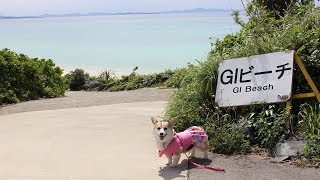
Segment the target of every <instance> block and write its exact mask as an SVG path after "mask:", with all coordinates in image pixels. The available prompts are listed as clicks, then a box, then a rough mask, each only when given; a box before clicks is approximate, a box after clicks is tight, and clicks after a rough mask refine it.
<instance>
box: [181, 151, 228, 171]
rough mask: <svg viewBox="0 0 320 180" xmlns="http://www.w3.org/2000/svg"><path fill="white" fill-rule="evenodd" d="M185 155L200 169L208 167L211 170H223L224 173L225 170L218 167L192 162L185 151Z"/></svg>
mask: <svg viewBox="0 0 320 180" xmlns="http://www.w3.org/2000/svg"><path fill="white" fill-rule="evenodd" d="M184 154H185V155H186V157H187V159H188V160H189V161H190V162H191V164H193V165H195V166H197V167H198V168H201V169H209V170H212V171H218V172H223V173H225V172H226V171H225V170H224V169H220V168H215V167H210V166H205V165H201V164H197V163H195V162H193V161H192V160H191V159H190V158H189V157H188V155H187V154H186V153H184Z"/></svg>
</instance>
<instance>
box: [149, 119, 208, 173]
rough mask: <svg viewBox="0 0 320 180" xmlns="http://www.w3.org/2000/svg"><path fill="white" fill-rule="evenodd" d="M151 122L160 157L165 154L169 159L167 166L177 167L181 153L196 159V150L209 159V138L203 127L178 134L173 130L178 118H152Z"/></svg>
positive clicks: (192, 128)
mask: <svg viewBox="0 0 320 180" xmlns="http://www.w3.org/2000/svg"><path fill="white" fill-rule="evenodd" d="M151 121H152V123H153V135H154V137H155V140H156V144H157V147H158V149H159V152H158V155H159V157H161V156H162V155H163V154H164V155H165V156H166V157H167V159H168V162H167V163H166V165H168V166H170V167H176V166H177V165H178V162H179V160H180V156H181V153H186V152H187V151H189V152H190V157H194V154H195V149H197V150H200V151H202V152H203V154H204V158H205V159H208V136H207V134H206V132H205V131H204V130H203V129H202V128H201V127H197V126H193V127H190V128H188V129H187V130H185V131H183V132H180V133H176V132H175V130H174V128H173V127H174V125H175V124H176V122H177V119H176V118H173V119H171V120H170V121H159V120H157V119H156V118H155V117H151Z"/></svg>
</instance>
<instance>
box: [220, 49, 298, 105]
mask: <svg viewBox="0 0 320 180" xmlns="http://www.w3.org/2000/svg"><path fill="white" fill-rule="evenodd" d="M293 57H294V51H290V52H277V53H270V54H264V55H259V56H251V57H245V58H239V59H231V60H225V61H223V62H222V63H221V64H220V66H219V73H218V74H219V77H218V83H217V89H216V96H215V101H216V103H217V104H218V105H219V107H227V106H241V105H250V104H252V103H253V102H267V103H275V102H285V101H287V100H288V99H289V98H290V97H291V86H292V74H293Z"/></svg>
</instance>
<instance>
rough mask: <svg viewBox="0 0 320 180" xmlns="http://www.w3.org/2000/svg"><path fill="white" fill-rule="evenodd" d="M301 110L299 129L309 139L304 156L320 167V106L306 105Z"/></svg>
mask: <svg viewBox="0 0 320 180" xmlns="http://www.w3.org/2000/svg"><path fill="white" fill-rule="evenodd" d="M301 109H302V110H301V112H300V113H299V115H300V117H301V118H300V121H299V127H300V128H301V129H300V132H301V133H302V136H303V137H304V138H306V139H307V145H306V147H305V148H304V151H303V156H304V157H305V158H307V159H310V160H312V161H314V162H315V163H316V164H318V165H320V104H315V105H310V104H304V105H303V106H302V108H301Z"/></svg>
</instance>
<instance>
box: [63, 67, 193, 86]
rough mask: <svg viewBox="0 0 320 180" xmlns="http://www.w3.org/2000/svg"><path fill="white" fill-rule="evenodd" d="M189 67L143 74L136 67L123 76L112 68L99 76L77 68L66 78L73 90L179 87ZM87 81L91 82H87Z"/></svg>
mask: <svg viewBox="0 0 320 180" xmlns="http://www.w3.org/2000/svg"><path fill="white" fill-rule="evenodd" d="M190 67H191V66H190ZM190 67H188V68H190ZM188 68H181V69H177V70H166V71H164V72H161V73H154V74H148V75H141V74H138V73H137V70H138V67H135V68H134V69H133V71H132V73H130V74H129V75H122V76H121V77H116V76H115V75H114V74H113V73H112V71H111V70H105V71H103V72H101V73H100V74H99V75H98V76H89V74H88V73H85V72H84V70H82V69H76V70H74V71H71V72H70V73H69V74H66V75H65V78H66V79H67V83H68V85H69V88H70V90H72V91H73V90H75V91H78V90H89V91H93V90H97V91H124V90H134V89H139V88H145V87H160V88H179V87H180V84H181V82H182V79H183V78H184V76H185V75H186V73H187V69H188ZM86 81H87V82H88V83H89V84H86Z"/></svg>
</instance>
